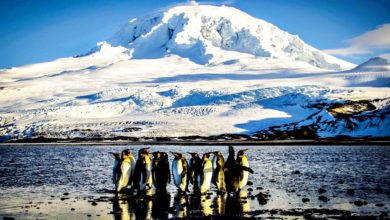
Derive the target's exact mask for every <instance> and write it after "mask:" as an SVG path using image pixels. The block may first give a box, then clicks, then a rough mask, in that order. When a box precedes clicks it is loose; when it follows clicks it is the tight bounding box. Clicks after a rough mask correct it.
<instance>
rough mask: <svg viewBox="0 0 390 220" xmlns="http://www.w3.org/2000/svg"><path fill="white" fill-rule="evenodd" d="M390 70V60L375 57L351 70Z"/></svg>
mask: <svg viewBox="0 0 390 220" xmlns="http://www.w3.org/2000/svg"><path fill="white" fill-rule="evenodd" d="M384 71H390V60H389V59H386V58H383V57H373V58H371V59H369V60H367V61H366V62H364V63H362V64H360V65H359V66H357V67H355V68H354V69H352V70H351V72H384Z"/></svg>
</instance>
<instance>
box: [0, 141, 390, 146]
mask: <svg viewBox="0 0 390 220" xmlns="http://www.w3.org/2000/svg"><path fill="white" fill-rule="evenodd" d="M25 145H35V146H38V145H57V146H61V145H84V146H85V145H88V146H101V145H189V146H194V145H199V146H208V145H210V146H226V145H233V146H239V145H244V146H273V145H381V146H390V140H267V141H88V140H86V141H71V140H70V141H38V142H37V141H25V142H22V141H20V142H19V141H14V142H4V143H0V146H25Z"/></svg>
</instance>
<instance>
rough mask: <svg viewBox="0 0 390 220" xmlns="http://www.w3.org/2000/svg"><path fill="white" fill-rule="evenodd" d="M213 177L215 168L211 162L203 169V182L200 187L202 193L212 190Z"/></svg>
mask: <svg viewBox="0 0 390 220" xmlns="http://www.w3.org/2000/svg"><path fill="white" fill-rule="evenodd" d="M212 177H213V167H212V164H211V161H207V162H206V163H205V164H204V167H203V175H202V177H201V178H202V181H201V185H200V187H199V188H200V192H201V193H205V192H207V191H208V190H209V189H210V186H211V179H212Z"/></svg>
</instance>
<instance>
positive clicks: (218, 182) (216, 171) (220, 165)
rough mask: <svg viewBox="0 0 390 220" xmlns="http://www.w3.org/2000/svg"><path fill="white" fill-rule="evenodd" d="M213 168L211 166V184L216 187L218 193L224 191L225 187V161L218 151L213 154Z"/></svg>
mask: <svg viewBox="0 0 390 220" xmlns="http://www.w3.org/2000/svg"><path fill="white" fill-rule="evenodd" d="M213 154H214V158H213V159H214V161H215V162H214V164H213V165H214V166H213V180H212V182H213V184H214V185H215V186H216V187H217V190H218V192H224V191H226V186H225V173H224V167H225V159H224V158H223V155H222V153H221V152H220V151H215V152H213Z"/></svg>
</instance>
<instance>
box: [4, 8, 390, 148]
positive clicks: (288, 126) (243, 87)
mask: <svg viewBox="0 0 390 220" xmlns="http://www.w3.org/2000/svg"><path fill="white" fill-rule="evenodd" d="M386 62H387V64H386V63H385V61H383V60H378V59H375V60H374V61H373V60H371V61H368V62H367V63H365V64H362V65H360V66H358V67H355V65H353V64H350V63H348V62H345V61H342V60H339V59H337V58H335V57H332V56H330V55H327V54H325V53H323V52H321V51H319V50H317V49H315V48H313V47H311V46H309V45H307V44H305V43H304V42H303V41H302V40H300V39H299V38H298V37H297V36H293V35H290V34H288V33H287V32H285V31H282V30H280V29H279V28H277V27H275V26H274V25H272V24H270V23H267V22H265V21H263V20H260V19H257V18H253V17H251V16H249V15H248V14H246V13H244V12H241V11H239V10H237V9H234V8H231V7H225V6H209V5H197V4H193V3H192V4H189V5H185V6H176V7H173V8H169V9H166V10H162V11H158V12H155V13H152V14H150V15H147V16H145V17H141V18H136V19H133V20H131V21H130V22H129V23H128V24H126V25H125V26H124V27H123V28H122V29H121V30H120V31H119V32H117V33H116V34H114V35H113V37H112V38H110V39H107V40H106V41H104V42H101V43H98V45H97V47H96V48H93V49H92V50H91V51H90V52H89V53H87V54H86V55H82V56H76V57H70V58H62V59H58V60H54V61H51V62H46V63H38V64H32V65H26V66H21V67H16V68H11V69H6V70H1V71H0V137H1V138H0V139H1V140H3V141H6V140H18V139H25V138H38V137H42V138H58V139H74V138H83V139H91V138H93V139H111V138H113V139H115V138H119V137H132V138H147V137H184V136H192V137H194V136H209V137H210V136H214V137H215V138H217V139H218V138H221V137H220V136H219V135H221V134H242V135H243V134H245V135H251V137H252V138H255V139H259V138H260V139H265V138H316V137H320V138H321V137H335V136H340V135H347V136H350V137H389V136H390V130H389V129H388V128H389V127H390V126H389V125H390V118H389V112H390V111H389V105H390V104H389V103H390V101H389V100H390V96H389V94H390V88H389V86H390V84H389V79H390V77H389V76H390V71H389V69H386V68H387V67H386V65H388V61H386ZM373 66H375V68H374V67H373ZM378 66H381V67H380V68H379V67H378ZM225 138H231V136H229V137H226V136H225Z"/></svg>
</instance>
